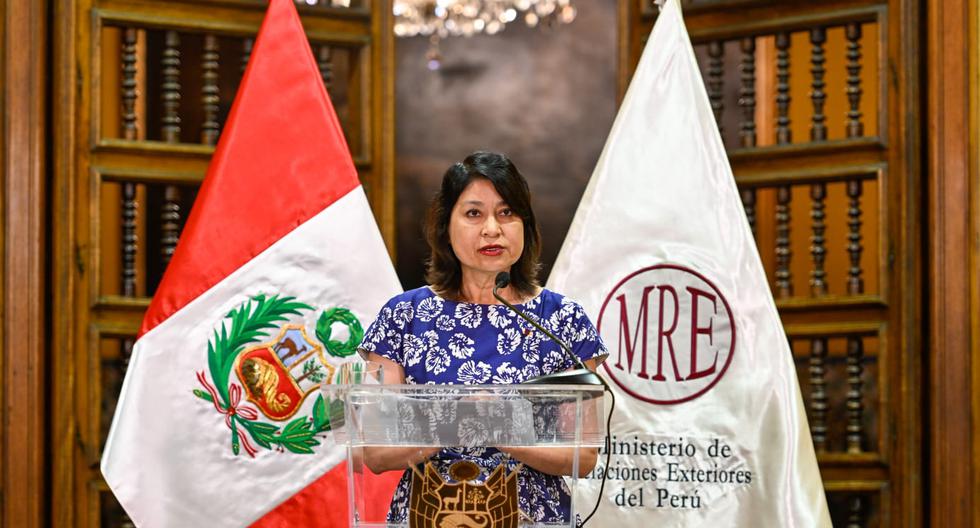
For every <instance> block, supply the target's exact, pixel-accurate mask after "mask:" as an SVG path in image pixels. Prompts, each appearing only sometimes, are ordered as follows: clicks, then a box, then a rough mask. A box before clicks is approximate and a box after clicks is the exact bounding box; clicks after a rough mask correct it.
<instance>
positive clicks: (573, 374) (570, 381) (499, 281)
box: [493, 271, 606, 387]
mask: <svg viewBox="0 0 980 528" xmlns="http://www.w3.org/2000/svg"><path fill="white" fill-rule="evenodd" d="M508 284H510V273H507V272H506V271H501V272H500V273H498V274H497V277H496V278H495V279H494V287H493V296H494V297H495V298H496V299H497V300H498V301H500V303H501V304H503V305H504V306H506V307H507V308H509V309H510V311H512V312H514V313H515V314H517V315H518V317H520V318H521V319H524V320H525V321H527V322H528V323H530V324H531V326H533V327H534V328H536V329H538V331H539V332H541V333H542V334H544V335H546V336H548V337H549V338H550V339H551V340H552V341H554V342H555V343H556V344H557V345H558V348H560V349H561V350H562V351H563V352H565V355H566V356H568V357H569V358H571V360H572V364H573V365H575V366H576V367H577V368H575V369H572V370H565V371H562V372H554V373H551V374H545V375H543V376H538V377H536V378H531V379H529V380H527V381H525V382H524V384H527V385H598V386H601V387H605V386H606V384H605V383H603V381H602V379H601V378H600V377H599V375H598V374H596V373H595V372H592V371H591V370H589V369H588V367H586V366H585V363H583V362H582V359H581V358H579V357H578V356H576V355H575V354H574V353H573V352H572V349H570V348H568V345H566V344H565V343H564V342H563V341H562V340H561V339H558V336H556V335H555V334H553V333H551V332H549V331H548V330H547V329H545V327H543V326H541V325H540V324H538V322H537V321H535V320H533V319H531V318H530V317H528V316H527V315H526V314H525V313H524V312H522V311H520V310H518V309H517V307H516V306H514V305H513V304H511V303H509V302H507V300H506V299H504V298H503V297H501V296H500V293H498V291H497V290H500V289H501V288H506V287H507V285H508Z"/></svg>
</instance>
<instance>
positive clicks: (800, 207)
mask: <svg viewBox="0 0 980 528" xmlns="http://www.w3.org/2000/svg"><path fill="white" fill-rule="evenodd" d="M683 4H684V6H685V22H686V24H687V27H688V31H689V33H690V35H691V38H692V41H693V43H694V45H695V52H696V54H697V55H698V59H699V64H700V66H701V70H702V75H703V77H704V79H705V83H706V88H707V91H708V97H709V100H710V102H711V104H712V108H713V109H714V111H715V117H716V120H717V121H718V123H719V126H720V128H721V133H722V137H723V139H724V141H725V144H726V147H727V149H728V153H729V158H730V160H731V163H732V169H733V171H734V174H735V179H736V182H737V184H738V186H739V189H740V191H741V196H742V201H743V204H744V206H745V209H746V213H747V215H748V218H749V222H750V223H751V225H752V228H753V232H754V234H755V238H756V243H757V245H758V247H759V249H760V252H761V255H762V260H763V264H764V266H765V268H766V272H767V275H768V276H769V279H770V284H771V288H772V292H773V296H774V297H775V299H776V306H777V308H778V309H779V311H780V315H781V317H782V320H783V323H784V326H785V328H786V333H787V336H788V338H789V340H790V344H791V348H792V350H793V355H794V358H795V360H796V365H797V375H798V378H799V380H800V386H801V390H802V392H803V397H804V402H805V405H806V409H807V418H808V422H809V425H810V432H811V436H812V439H813V442H814V447H815V449H816V451H817V458H818V461H819V464H820V468H821V473H822V475H823V480H824V485H825V488H826V490H827V499H828V503H829V505H830V509H831V517H832V518H833V520H834V524H835V525H836V526H848V527H877V526H920V525H921V524H922V522H923V518H924V513H923V512H924V510H923V508H924V506H925V501H924V498H923V493H924V491H925V489H926V488H925V487H924V486H925V482H924V481H923V462H924V461H923V458H922V452H923V451H922V449H923V448H924V446H925V444H924V443H923V438H922V435H923V430H922V428H921V423H922V422H923V417H924V409H923V406H922V398H923V396H924V394H926V393H925V392H923V383H922V382H923V380H924V376H925V370H924V367H925V365H924V364H923V360H924V357H923V355H922V350H923V347H924V346H925V342H924V341H923V332H924V331H925V329H926V326H925V325H924V324H923V317H924V316H925V312H924V311H923V305H922V296H923V294H924V292H925V288H924V285H923V282H922V279H923V277H924V273H925V271H926V267H925V263H924V262H923V259H922V257H921V251H922V249H923V248H922V245H921V240H922V232H921V229H920V225H921V220H920V219H921V215H922V214H923V210H922V204H921V203H920V201H919V197H921V196H922V195H923V192H924V190H925V189H924V187H923V185H922V170H921V169H922V165H921V163H922V159H923V158H922V157H921V156H922V148H921V145H922V140H921V139H920V137H921V136H920V129H919V122H920V121H919V120H920V118H921V111H922V109H921V107H920V94H921V89H922V86H921V85H920V84H921V83H920V75H919V63H918V60H919V46H920V43H919V34H920V33H919V30H920V28H921V27H922V25H921V24H922V23H923V21H924V18H923V17H922V16H921V15H920V13H919V10H918V2H915V1H911V0H878V1H875V0H851V1H830V2H821V3H819V4H814V3H812V2H803V1H785V0H783V1H776V0H772V1H768V0H689V1H686V2H683ZM620 9H621V17H622V18H621V20H622V21H621V24H620V28H621V31H622V32H621V35H620V50H621V55H620V65H621V66H620V83H621V84H620V87H621V89H623V90H625V88H626V86H627V83H628V78H629V74H630V72H631V71H632V69H633V68H634V67H635V64H636V62H637V61H638V59H639V56H640V53H641V52H642V49H643V46H644V44H645V42H646V38H647V35H648V34H649V32H650V30H651V28H652V26H653V23H654V21H655V20H656V15H657V8H656V7H655V6H654V3H653V2H652V1H650V0H622V1H621V2H620Z"/></svg>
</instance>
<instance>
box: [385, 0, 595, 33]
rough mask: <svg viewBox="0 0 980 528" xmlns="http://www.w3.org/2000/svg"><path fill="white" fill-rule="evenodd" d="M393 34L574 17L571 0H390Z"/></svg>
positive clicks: (482, 29)
mask: <svg viewBox="0 0 980 528" xmlns="http://www.w3.org/2000/svg"><path fill="white" fill-rule="evenodd" d="M394 2H395V3H394V14H395V35H397V36H399V37H414V36H418V35H423V36H429V37H434V40H435V41H438V39H441V38H446V37H450V36H452V37H455V36H466V37H469V36H472V35H476V34H478V33H486V34H487V35H494V34H496V33H499V32H500V31H501V30H503V29H504V26H506V25H507V24H508V23H510V22H513V21H515V20H517V19H518V18H521V19H523V20H524V23H526V24H527V25H528V26H530V27H536V26H538V25H540V24H546V25H550V24H555V23H560V24H568V23H570V22H571V21H573V20H575V14H576V11H575V7H574V6H572V2H571V0H394Z"/></svg>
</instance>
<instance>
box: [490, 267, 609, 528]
mask: <svg viewBox="0 0 980 528" xmlns="http://www.w3.org/2000/svg"><path fill="white" fill-rule="evenodd" d="M508 284H510V273H507V272H506V271H501V272H500V273H498V274H497V277H496V278H495V279H494V287H493V296H494V297H495V298H496V299H497V300H498V301H500V303H501V304H503V305H504V306H506V307H507V308H509V309H510V310H511V311H512V312H514V313H515V314H517V315H518V316H519V317H520V318H521V319H524V320H525V321H527V322H529V323H531V326H533V327H534V328H537V329H538V331H540V332H541V333H542V334H544V335H546V336H548V337H549V338H551V340H552V341H554V342H555V343H557V344H558V347H559V348H561V349H562V350H563V351H564V352H565V354H566V355H568V357H570V358H571V359H572V362H573V364H574V365H575V366H577V367H578V368H576V369H572V370H566V371H562V372H554V373H551V374H545V375H543V376H538V377H536V378H531V379H529V380H527V381H525V382H524V383H522V385H593V386H600V387H602V388H603V391H605V392H608V393H609V398H610V401H611V403H612V405H611V406H610V407H609V415H608V416H607V417H606V442H605V444H606V446H607V449H606V462H605V466H603V471H602V481H601V483H600V484H599V493H598V495H597V497H598V498H597V499H596V503H595V507H594V508H592V512H591V513H589V515H588V516H587V517H586V518H585V520H584V521H580V522H579V523H578V524H577V525H576V526H577V528H583V527H584V526H585V525H586V524H587V523H588V522H589V521H590V520H591V519H592V517H593V516H594V515H595V513H596V511H598V510H599V504H600V503H601V502H602V497H603V495H602V490H603V489H605V487H606V478H607V477H608V476H609V457H610V455H612V449H608V447H609V445H610V444H609V442H610V440H609V435H610V431H611V427H612V415H613V411H614V410H615V409H616V395H615V394H613V391H612V389H610V388H609V385H608V384H606V382H605V381H603V379H602V378H600V377H599V375H598V374H596V373H595V372H592V371H591V370H589V369H588V367H586V366H585V363H583V362H582V359H581V358H579V357H578V356H576V355H575V354H574V353H573V352H572V349H570V348H568V345H566V344H565V343H564V342H563V341H562V340H561V339H558V336H556V335H555V334H552V333H551V332H549V331H548V330H547V329H545V327H543V326H541V325H540V324H538V322H537V321H535V320H533V319H531V318H530V317H528V316H527V315H525V314H524V312H522V311H520V310H518V309H517V307H516V306H514V305H513V304H511V303H509V302H507V300H506V299H504V298H503V297H501V296H500V293H498V292H497V290H499V289H501V288H506V287H507V285H508Z"/></svg>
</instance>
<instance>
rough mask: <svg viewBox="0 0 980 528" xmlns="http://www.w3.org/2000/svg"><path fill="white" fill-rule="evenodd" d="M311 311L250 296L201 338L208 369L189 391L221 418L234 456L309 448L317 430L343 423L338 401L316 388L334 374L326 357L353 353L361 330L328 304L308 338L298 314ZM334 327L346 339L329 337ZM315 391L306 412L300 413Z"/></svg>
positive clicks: (275, 297)
mask: <svg viewBox="0 0 980 528" xmlns="http://www.w3.org/2000/svg"><path fill="white" fill-rule="evenodd" d="M313 309H314V308H313V307H312V306H309V305H307V304H304V303H302V302H299V301H297V300H296V299H295V298H294V297H280V296H278V295H273V296H267V295H256V296H254V297H252V298H250V299H249V300H247V301H245V302H244V303H242V304H241V305H240V306H238V307H237V308H235V309H233V310H231V311H230V312H229V313H228V314H227V315H226V316H225V318H224V319H223V320H222V321H221V323H220V324H219V325H218V327H217V328H215V330H214V333H213V334H212V336H211V339H210V340H209V341H208V351H207V360H208V370H207V371H206V372H205V371H201V372H198V373H197V379H198V382H200V384H201V386H202V387H203V389H194V394H195V395H196V396H197V397H198V398H201V399H202V400H205V401H207V402H209V403H211V404H212V405H213V406H214V409H215V410H216V411H217V412H218V414H220V415H223V416H224V421H225V425H227V426H228V428H229V429H230V430H231V450H232V452H233V453H235V454H236V455H238V454H239V453H240V452H241V451H242V450H244V451H245V453H247V454H248V455H249V456H252V457H254V456H255V455H256V453H257V452H258V448H264V449H269V450H276V451H279V452H286V451H288V452H290V453H298V454H311V453H313V448H314V447H316V446H318V445H320V440H319V439H318V436H322V434H323V433H326V432H327V431H330V430H331V428H332V427H337V426H338V425H340V422H342V420H343V404H342V403H341V402H340V401H336V400H334V401H327V400H326V399H325V398H324V397H323V394H321V393H319V391H317V388H318V387H319V386H320V384H321V383H330V382H331V381H332V380H333V377H334V376H333V375H334V371H335V369H336V367H335V366H334V364H333V363H332V362H331V360H330V359H329V358H337V360H342V359H343V358H347V357H349V356H352V355H353V354H354V352H355V351H356V350H357V348H356V347H357V345H358V344H359V343H360V341H361V338H362V337H363V336H364V329H363V327H362V326H361V323H360V321H358V319H357V317H356V316H355V315H354V314H353V313H352V312H351V311H350V310H349V309H347V308H343V307H334V308H329V309H326V310H324V311H323V312H322V313H321V314H320V316H319V318H318V319H317V323H316V328H315V331H314V336H313V337H312V338H311V336H310V335H309V334H308V333H307V329H306V327H305V326H304V325H303V324H302V319H301V318H302V317H303V315H304V314H305V313H308V312H309V311H312V310H313ZM336 325H342V326H344V327H346V329H347V334H348V337H347V339H346V340H343V341H341V340H336V339H331V337H332V334H333V331H334V328H335V327H336ZM334 361H336V360H334ZM314 392H316V393H317V396H316V400H315V402H314V404H313V406H312V408H311V410H310V411H309V413H308V414H304V413H301V412H300V411H301V409H302V407H303V403H304V401H306V399H307V397H308V396H310V395H311V394H313V393H314ZM253 444H254V445H253ZM256 446H258V447H256Z"/></svg>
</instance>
